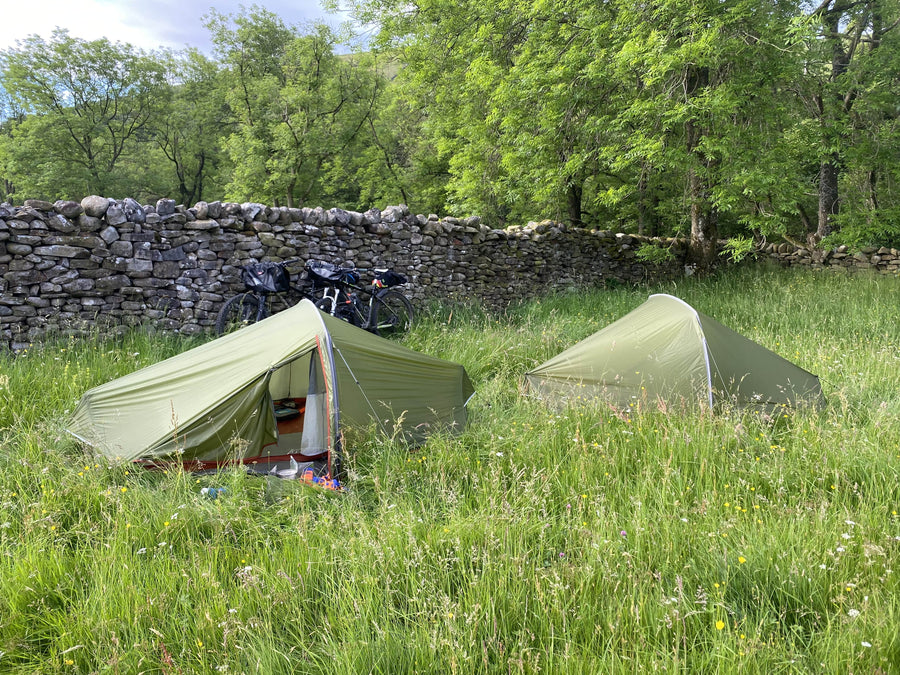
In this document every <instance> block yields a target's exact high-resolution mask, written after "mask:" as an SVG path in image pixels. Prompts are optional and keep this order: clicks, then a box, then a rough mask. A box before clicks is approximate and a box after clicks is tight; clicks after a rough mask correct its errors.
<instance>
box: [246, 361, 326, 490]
mask: <svg viewBox="0 0 900 675" xmlns="http://www.w3.org/2000/svg"><path fill="white" fill-rule="evenodd" d="M268 394H269V398H270V400H271V412H272V415H273V417H274V419H275V427H276V429H277V433H276V440H275V442H274V443H268V444H267V445H265V446H264V447H263V448H262V449H261V452H260V455H259V456H258V457H254V458H252V459H247V460H245V462H246V463H247V464H248V465H251V466H252V467H253V470H254V471H255V472H260V473H269V472H270V471H272V470H274V471H275V472H276V473H278V474H281V473H283V472H290V473H293V472H295V471H296V470H298V467H299V471H301V472H302V471H304V470H306V469H307V468H311V469H312V470H313V472H314V474H315V475H316V476H324V475H327V474H328V473H329V447H328V437H327V430H328V408H327V405H326V397H327V390H326V387H325V377H324V374H323V373H322V361H321V359H320V358H319V351H318V349H314V350H312V351H310V352H308V353H306V354H304V355H302V356H300V357H299V358H297V359H294V360H293V361H290V362H288V363H285V364H283V365H281V366H279V367H277V368H276V369H275V370H273V371H272V373H271V376H270V378H269V391H268Z"/></svg>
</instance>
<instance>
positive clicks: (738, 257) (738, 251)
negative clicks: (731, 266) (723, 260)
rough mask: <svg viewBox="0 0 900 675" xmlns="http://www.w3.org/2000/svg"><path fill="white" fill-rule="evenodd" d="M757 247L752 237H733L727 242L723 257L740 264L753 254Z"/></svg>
mask: <svg viewBox="0 0 900 675" xmlns="http://www.w3.org/2000/svg"><path fill="white" fill-rule="evenodd" d="M755 248H756V245H755V243H754V241H753V239H752V238H751V237H732V238H731V239H729V240H728V241H726V242H725V250H724V251H723V252H722V255H725V256H728V258H729V260H731V262H733V263H739V262H741V261H742V260H743V259H744V258H746V257H747V256H748V255H750V254H751V253H753V251H754V249H755Z"/></svg>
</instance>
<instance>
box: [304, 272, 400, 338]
mask: <svg viewBox="0 0 900 675" xmlns="http://www.w3.org/2000/svg"><path fill="white" fill-rule="evenodd" d="M306 271H307V275H308V277H309V279H310V280H311V281H312V283H313V288H321V289H322V291H323V293H322V297H320V298H319V299H317V300H316V301H315V304H316V307H317V308H318V309H320V310H321V311H323V312H325V313H326V314H330V315H331V316H333V317H336V318H338V319H342V320H344V321H347V322H349V323H352V324H353V325H354V326H358V327H359V328H363V329H365V330H367V331H369V332H372V333H375V334H376V335H381V336H382V337H390V336H393V335H399V334H402V333H406V332H407V331H409V329H410V328H411V327H412V323H413V320H414V315H415V313H414V311H413V306H412V303H411V302H410V301H409V299H408V298H407V297H406V296H405V295H403V293H401V292H400V291H398V290H396V289H395V288H393V287H394V286H400V285H402V284H405V283H406V277H404V276H403V275H402V274H398V273H397V272H394V271H392V270H388V269H376V270H375V278H374V280H373V282H372V284H371V285H368V286H360V285H359V281H360V273H359V270H357V269H356V268H355V267H339V266H337V265H332V264H331V263H327V262H324V261H322V260H310V261H308V262H307V263H306ZM366 298H367V299H366Z"/></svg>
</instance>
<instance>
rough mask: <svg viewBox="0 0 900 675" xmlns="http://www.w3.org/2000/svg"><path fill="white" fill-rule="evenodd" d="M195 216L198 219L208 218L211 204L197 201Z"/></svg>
mask: <svg viewBox="0 0 900 675" xmlns="http://www.w3.org/2000/svg"><path fill="white" fill-rule="evenodd" d="M194 216H195V217H196V218H197V220H206V219H207V218H209V204H207V203H206V202H197V203H196V204H194Z"/></svg>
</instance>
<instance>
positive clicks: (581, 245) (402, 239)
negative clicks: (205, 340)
mask: <svg viewBox="0 0 900 675" xmlns="http://www.w3.org/2000/svg"><path fill="white" fill-rule="evenodd" d="M641 241H642V240H640V239H639V238H637V237H633V236H629V235H624V234H615V233H612V232H608V231H600V230H586V229H573V228H567V227H566V226H565V225H562V224H558V223H553V222H550V221H546V222H542V223H530V224H529V225H527V226H526V227H514V228H509V229H504V230H500V229H492V228H490V227H488V226H487V225H486V224H484V223H482V222H481V221H480V219H479V218H478V217H471V218H465V219H456V218H450V217H445V218H439V217H438V216H436V215H429V216H423V215H414V214H411V213H410V212H409V210H408V209H407V208H406V207H405V206H389V207H387V208H385V209H384V210H383V211H380V210H378V209H372V210H370V211H366V212H365V213H358V212H350V211H343V210H339V209H330V210H324V209H322V208H300V209H298V208H285V207H270V206H265V205H263V204H255V203H244V204H237V203H223V202H210V203H206V202H200V203H198V204H196V205H194V206H193V207H190V208H185V207H184V206H180V205H176V204H175V202H174V201H173V200H169V199H161V200H159V201H158V202H157V203H156V204H152V205H141V204H138V203H137V202H136V201H134V200H132V199H124V200H115V199H108V198H105V197H98V196H90V197H85V198H84V199H83V200H82V201H81V202H80V203H78V202H72V201H58V202H56V203H50V202H45V201H39V200H28V201H26V202H25V204H24V205H23V206H19V207H13V206H11V205H9V204H0V345H6V346H8V347H11V348H13V349H19V348H21V347H24V346H26V345H28V344H30V343H32V342H34V341H36V340H39V339H40V338H41V337H43V336H44V335H46V334H48V333H53V332H57V333H59V332H62V333H68V332H82V331H85V330H91V329H96V328H98V327H99V328H101V329H104V328H106V327H114V326H134V325H140V324H150V325H153V326H155V327H157V328H161V329H165V330H173V331H181V332H183V333H187V334H193V333H198V332H201V331H204V330H208V329H210V328H211V327H212V325H213V323H214V321H215V316H216V313H217V312H218V310H219V308H220V307H221V304H222V303H223V302H224V300H225V299H227V298H228V297H230V296H231V295H232V294H234V293H236V292H238V291H239V290H241V289H242V285H241V282H240V273H239V270H240V267H241V266H242V265H244V264H246V263H248V262H253V261H256V260H275V261H280V260H284V259H289V258H295V257H296V258H300V259H301V260H304V261H305V260H306V259H310V258H316V259H322V260H326V261H329V262H333V263H337V264H347V265H355V266H357V267H359V268H361V269H363V270H366V269H369V268H372V267H382V266H383V267H390V268H392V269H395V270H397V271H399V272H401V273H403V274H405V275H406V276H407V277H408V279H409V284H408V285H407V286H406V287H404V292H405V293H407V295H409V296H410V297H411V298H413V299H414V300H416V299H419V300H421V299H425V298H440V299H446V300H450V301H465V302H472V301H474V302H478V303H482V304H484V305H486V306H492V307H497V306H504V305H506V304H508V303H509V302H510V301H511V300H515V299H519V298H522V297H528V296H534V295H538V294H542V293H546V292H548V291H550V290H552V289H559V288H568V287H573V286H581V285H596V284H602V283H605V282H607V281H609V280H616V281H618V282H622V283H633V282H640V281H644V280H646V279H647V278H648V277H650V276H653V277H660V276H673V275H676V274H680V273H683V272H682V269H683V261H682V260H681V257H680V255H681V254H680V253H679V254H678V259H676V260H674V261H672V262H671V263H669V264H667V265H665V266H663V267H654V268H653V269H649V268H648V267H647V266H645V265H644V264H642V263H641V262H640V261H639V260H638V259H637V258H636V257H635V252H636V249H637V248H638V247H639V245H640V244H641ZM670 243H671V242H670ZM674 250H676V252H679V251H680V250H681V249H680V248H679V247H678V244H677V243H676V245H675V249H674Z"/></svg>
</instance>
